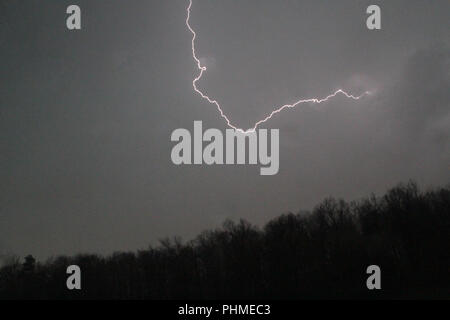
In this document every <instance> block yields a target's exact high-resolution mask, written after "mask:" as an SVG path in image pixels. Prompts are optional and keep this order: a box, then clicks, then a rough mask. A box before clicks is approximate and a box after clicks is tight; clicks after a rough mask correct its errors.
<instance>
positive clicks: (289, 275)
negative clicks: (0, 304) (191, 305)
mask: <svg viewBox="0 0 450 320" xmlns="http://www.w3.org/2000/svg"><path fill="white" fill-rule="evenodd" d="M72 264H75V265H78V266H80V268H81V272H82V290H79V291H77V290H72V291H70V290H68V289H67V287H66V279H67V277H68V275H67V274H66V268H67V267H68V266H69V265H72ZM373 264H374V265H378V266H380V268H381V279H382V280H381V286H382V289H381V290H375V291H369V290H368V289H367V287H366V279H367V278H368V276H369V275H368V274H366V269H367V267H368V266H369V265H373ZM449 297H450V187H444V188H437V189H434V190H430V191H426V192H425V191H420V190H419V189H418V187H417V185H416V184H415V183H412V182H410V183H408V184H406V185H399V186H397V187H395V188H393V189H391V190H389V191H388V192H387V193H386V194H385V195H384V196H381V197H375V196H370V197H368V198H366V199H363V200H359V201H356V202H350V203H348V202H345V201H343V200H336V199H333V198H328V199H326V200H324V201H323V202H322V203H320V204H319V205H317V206H316V207H315V208H314V209H313V210H312V211H311V212H302V213H299V214H284V215H282V216H280V217H278V218H275V219H273V220H271V221H270V222H268V223H267V224H266V225H265V226H264V227H262V228H258V227H256V226H253V225H251V224H250V223H248V222H246V221H244V220H241V221H239V222H238V223H235V222H232V221H226V222H225V223H224V224H223V226H222V227H221V228H218V229H216V230H209V231H206V232H203V233H201V234H200V235H199V236H197V237H196V238H195V239H194V240H192V241H189V242H187V243H183V242H182V241H181V240H179V239H178V238H174V239H166V240H162V241H161V242H160V245H159V246H156V247H150V248H148V249H147V250H142V251H138V252H136V253H134V252H124V253H114V254H112V255H110V256H107V257H102V256H99V255H91V254H81V255H76V256H74V257H67V256H59V257H56V258H51V259H49V260H48V261H46V262H45V263H39V262H36V261H35V260H34V258H33V257H32V256H27V257H26V258H25V261H24V262H23V263H21V262H20V260H19V259H18V258H15V259H11V261H9V262H8V263H7V264H5V265H4V266H3V267H2V268H1V269H0V299H157V300H160V299H247V298H249V299H266V298H267V299H315V298H318V299H322V298H327V299H345V298H375V299H376V298H400V299H401V298H444V299H448V298H449Z"/></svg>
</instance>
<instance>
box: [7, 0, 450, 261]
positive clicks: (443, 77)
mask: <svg viewBox="0 0 450 320" xmlns="http://www.w3.org/2000/svg"><path fill="white" fill-rule="evenodd" d="M72 3H76V4H78V5H79V6H80V7H81V10H82V30H80V31H69V30H67V29H66V21H65V19H66V14H65V11H66V7H67V6H68V5H69V4H72ZM187 4H188V0H170V1H168V0H164V1H163V0H160V1H137V0H133V1H125V0H122V1H115V0H114V1H113V0H110V1H100V0H97V1H75V2H73V1H70V2H69V1H60V0H58V1H56V0H52V1H0V61H1V63H0V254H1V253H16V254H19V255H21V256H23V255H25V254H28V253H31V254H33V255H35V256H37V257H38V258H41V259H42V258H46V257H48V256H50V255H56V254H74V253H78V252H96V253H110V252H112V251H114V250H136V249H141V248H145V247H147V246H148V245H149V244H151V243H152V244H155V243H156V242H157V240H158V239H160V238H162V237H165V236H175V235H180V236H182V237H183V238H184V239H190V238H192V237H193V236H195V235H196V234H197V233H199V232H200V231H202V230H204V229H206V228H211V227H216V226H219V225H220V224H221V223H222V222H223V221H224V220H225V219H227V218H231V219H238V218H245V219H247V220H249V221H250V222H252V223H256V224H262V223H264V222H266V221H267V220H268V219H270V218H273V217H275V216H278V215H280V214H282V213H285V212H288V211H293V212H297V211H298V210H300V209H310V208H312V207H313V206H314V205H315V204H317V203H318V202H319V201H321V200H322V199H323V198H324V197H327V196H329V195H333V196H336V197H343V198H345V199H348V200H353V199H358V198H360V197H363V196H366V195H369V194H370V193H372V192H374V193H376V194H381V193H382V192H384V191H385V190H386V189H387V188H389V187H392V186H393V185H395V184H396V183H398V182H402V181H403V182H405V181H408V180H409V179H414V180H416V181H417V182H418V183H420V185H421V186H423V187H424V188H427V187H432V186H438V185H445V184H448V183H449V182H450V173H449V172H450V171H449V170H448V169H449V164H450V147H449V146H450V143H449V142H450V129H449V128H450V90H449V88H450V49H449V48H450V2H449V1H448V0H430V1H425V0H420V1H419V0H416V1H415V0H407V1H406V0H405V1H399V0H398V1H377V4H379V5H380V7H381V9H382V30H380V31H369V30H368V29H367V28H366V25H365V20H366V17H367V15H366V14H365V11H366V8H367V6H368V5H370V4H372V1H362V0H361V1H356V0H353V1H350V0H349V1H323V0H322V1H318V0H311V1H303V0H302V1H301V0H281V1H279V0H276V1H275V0H271V1H268V0H267V1H266V0H264V1H262V0H227V1H211V0H209V1H208V0H194V4H193V7H192V18H191V24H192V26H193V27H194V28H195V29H196V31H197V35H198V40H197V53H198V56H199V57H201V58H202V61H204V62H205V63H206V65H207V66H208V71H207V73H206V74H205V76H204V78H203V79H202V81H200V82H199V85H200V86H201V87H202V89H204V90H205V91H207V92H208V93H209V94H211V95H212V96H214V97H215V98H217V99H218V100H219V101H220V102H221V104H222V106H223V108H224V110H225V111H226V112H227V114H228V115H229V116H230V118H232V119H233V121H234V122H235V123H236V124H237V125H239V126H242V127H248V126H250V125H251V124H253V123H254V122H255V121H256V120H258V119H260V118H261V117H262V116H263V115H265V114H267V113H268V112H270V111H271V110H272V109H273V108H274V106H278V105H281V104H285V103H290V102H294V101H295V100H297V99H299V98H303V97H305V98H309V97H314V96H319V97H322V96H326V95H328V94H329V93H330V92H332V91H334V90H335V89H338V88H343V89H346V90H348V91H351V92H354V93H356V94H357V93H360V92H362V91H365V90H372V91H375V94H374V95H372V96H370V97H367V98H364V99H363V100H360V101H357V102H355V101H349V100H348V99H344V98H342V97H338V98H336V99H334V100H333V101H331V102H329V103H326V104H323V105H320V106H311V105H309V106H308V105H303V106H301V107H299V108H296V109H293V110H286V111H284V112H283V113H281V114H279V115H278V116H276V117H275V118H274V119H272V120H271V121H270V122H268V123H267V124H266V125H264V126H263V127H264V128H268V129H270V128H276V129H280V171H279V173H278V175H276V176H260V175H259V166H215V167H207V166H181V167H177V166H175V165H173V164H172V162H171V159H170V153H171V149H172V147H173V143H172V142H171V141H170V135H171V132H172V131H173V130H174V129H176V128H187V129H189V130H192V127H193V121H194V120H202V121H203V126H204V127H206V128H219V129H222V130H225V129H226V126H225V124H224V121H223V119H222V118H220V117H219V114H218V113H217V110H216V109H215V108H214V107H213V106H211V105H209V104H206V103H205V102H204V101H203V100H201V99H200V98H199V97H198V96H197V95H195V94H194V92H193V91H192V87H191V82H192V79H193V77H194V75H195V73H196V71H197V70H196V68H195V64H194V61H193V59H192V56H191V51H190V50H191V47H190V41H191V38H190V37H191V35H190V33H189V32H188V30H187V28H186V25H185V18H186V7H187Z"/></svg>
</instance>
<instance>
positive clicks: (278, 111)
mask: <svg viewBox="0 0 450 320" xmlns="http://www.w3.org/2000/svg"><path fill="white" fill-rule="evenodd" d="M191 8H192V0H189V6H188V7H187V17H186V26H187V27H188V29H189V31H190V32H191V33H192V57H193V58H194V60H195V62H196V63H197V68H198V70H199V71H200V72H199V74H198V76H197V77H196V78H195V79H194V80H193V81H192V86H193V87H194V90H195V92H197V93H198V94H199V95H200V96H201V97H202V98H203V99H204V100H206V101H208V102H209V103H210V104H213V105H215V106H216V107H217V110H218V111H219V112H220V115H221V117H222V118H224V119H225V121H226V122H227V125H228V126H229V127H230V128H232V129H234V130H236V131H238V132H242V133H244V134H247V133H253V132H255V131H256V129H257V128H258V126H259V125H260V124H262V123H264V122H266V121H268V120H269V119H271V118H272V117H273V116H274V115H276V114H277V113H280V112H281V111H283V110H284V109H288V108H295V107H297V106H298V105H300V104H303V103H314V104H320V103H322V102H326V101H328V100H330V99H332V98H334V97H336V96H337V95H338V94H341V95H344V96H345V97H347V98H349V99H353V100H359V99H361V98H362V97H363V96H365V95H369V94H370V92H369V91H366V92H364V93H363V94H361V95H359V96H354V95H351V94H349V93H347V92H345V91H344V90H342V89H339V90H337V91H335V92H334V93H332V94H330V95H328V96H326V97H325V98H310V99H302V100H298V101H296V102H294V103H293V104H285V105H283V106H281V107H279V108H278V109H275V110H273V111H272V112H271V113H270V114H269V115H268V116H267V117H265V118H264V119H262V120H259V121H258V122H256V123H255V124H254V126H253V127H252V128H250V129H247V130H244V129H242V128H238V127H236V126H235V125H233V124H232V123H231V121H230V119H228V117H227V116H226V115H225V113H224V112H223V110H222V108H221V107H220V104H219V103H218V102H217V101H216V100H214V99H211V98H210V97H209V96H207V95H206V94H205V93H203V92H202V91H201V90H200V89H198V87H197V82H198V81H199V80H200V79H201V78H202V76H203V73H204V72H205V71H206V67H205V66H202V64H201V62H200V59H199V58H197V54H196V51H195V39H196V38H197V33H196V32H195V31H194V29H193V28H192V27H191V24H190V22H189V21H190V18H191Z"/></svg>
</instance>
